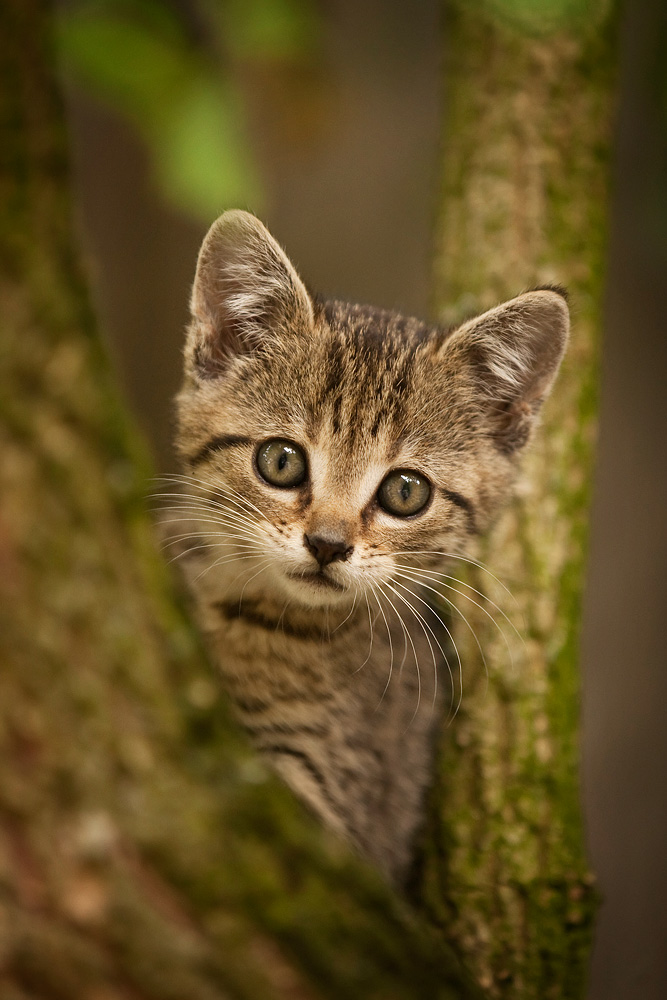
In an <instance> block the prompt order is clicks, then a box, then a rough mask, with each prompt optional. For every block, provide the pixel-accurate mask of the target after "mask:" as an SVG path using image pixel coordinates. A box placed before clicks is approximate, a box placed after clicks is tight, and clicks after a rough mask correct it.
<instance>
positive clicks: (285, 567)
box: [173, 212, 568, 882]
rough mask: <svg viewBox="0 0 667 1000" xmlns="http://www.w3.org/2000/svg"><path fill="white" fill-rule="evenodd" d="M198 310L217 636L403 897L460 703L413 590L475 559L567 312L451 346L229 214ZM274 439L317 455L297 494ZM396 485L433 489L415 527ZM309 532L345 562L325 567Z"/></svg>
mask: <svg viewBox="0 0 667 1000" xmlns="http://www.w3.org/2000/svg"><path fill="white" fill-rule="evenodd" d="M192 313H193V321H192V324H191V327H190V330H189V333H188V338H187V344H186V352H185V358H186V362H185V382H184V386H183V389H182V391H181V393H180V395H179V397H178V438H177V446H178V450H179V453H180V456H181V459H182V462H183V466H184V470H185V473H186V476H185V478H186V486H185V487H184V489H183V495H182V499H181V500H180V501H179V504H178V506H179V512H180V514H181V515H182V518H184V519H187V520H185V521H184V520H182V519H175V525H174V527H173V536H174V541H175V543H176V544H179V545H180V546H181V547H182V550H183V555H184V557H185V558H184V560H183V561H184V562H185V564H186V574H187V576H188V578H189V581H190V584H191V587H192V590H193V592H194V594H195V597H196V602H197V607H198V611H199V616H200V619H201V622H202V625H203V628H204V629H205V631H206V633H207V635H208V637H209V639H210V643H211V646H212V649H213V651H214V654H215V657H216V659H217V661H218V663H219V666H220V670H221V671H222V674H223V677H224V681H225V684H226V687H227V690H228V691H229V693H230V695H231V698H232V700H233V703H234V705H235V707H236V710H237V712H238V715H239V718H240V719H241V721H242V723H243V724H244V725H245V726H246V728H247V730H248V731H249V733H250V734H251V736H252V738H253V740H254V741H255V743H256V745H257V747H258V748H259V750H260V751H261V752H262V754H263V755H264V756H265V757H266V758H267V759H268V760H269V762H270V763H271V765H272V766H273V767H274V768H275V769H276V770H277V771H278V772H279V773H280V774H281V775H282V776H283V778H284V779H285V780H286V781H287V783H288V784H289V785H290V786H291V787H292V788H293V789H294V790H295V791H296V792H297V793H298V795H299V796H300V797H301V798H302V799H303V800H305V802H306V803H308V804H309V805H310V806H311V807H312V809H313V810H314V811H315V812H316V813H317V814H318V815H319V816H320V817H321V819H322V820H323V821H324V822H325V823H327V824H328V825H329V826H330V827H332V828H333V829H334V830H336V831H338V832H340V833H341V834H342V835H344V836H345V837H347V838H348V839H349V840H350V841H352V842H353V843H354V844H355V845H356V846H357V847H358V848H359V849H360V850H361V851H362V852H363V853H364V854H365V855H366V856H368V857H369V858H370V859H372V860H373V861H374V862H375V863H376V864H377V865H378V866H379V867H380V868H381V869H382V870H383V871H384V872H385V873H386V875H387V876H388V877H389V878H390V879H391V880H393V881H394V882H401V880H403V879H404V878H405V875H406V872H407V870H408V867H409V864H410V860H411V855H412V851H413V846H414V840H415V836H416V834H417V832H418V829H419V826H420V822H421V820H422V814H423V800H424V795H425V791H426V789H427V787H428V784H429V780H430V775H431V767H432V756H433V746H434V738H435V734H436V732H437V728H438V725H439V723H440V721H441V719H442V716H443V711H444V710H445V708H446V707H447V708H448V707H449V701H448V699H451V688H449V689H448V685H447V682H446V678H447V668H446V666H445V664H444V660H443V654H442V652H441V648H440V646H443V645H444V643H443V634H444V633H443V625H442V623H441V622H440V619H439V617H438V615H437V614H436V613H435V612H434V611H433V610H432V609H431V607H430V606H429V602H428V601H427V597H428V594H429V592H428V590H426V589H422V588H421V584H420V582H419V576H418V574H419V573H420V572H422V571H423V569H424V567H427V568H428V570H429V572H430V573H431V576H430V577H422V578H421V579H422V581H423V583H425V584H426V585H427V586H428V585H430V586H436V584H435V583H434V581H435V580H437V570H438V569H442V565H443V563H444V562H445V557H444V555H443V553H454V554H462V553H464V552H465V549H466V544H467V542H468V541H469V539H470V537H471V536H472V535H474V534H475V533H477V532H480V531H483V530H484V529H485V528H486V527H487V525H488V524H489V522H490V520H491V518H492V516H493V514H494V512H495V511H496V510H497V509H498V507H499V505H500V504H501V503H502V501H503V500H504V499H505V497H506V496H507V493H508V490H509V488H510V486H511V483H512V480H513V477H514V474H515V468H516V460H517V455H518V451H519V449H520V448H521V447H522V446H523V445H524V444H525V442H526V441H527V439H528V436H529V434H530V430H531V427H532V425H533V423H534V418H535V416H536V414H537V411H538V409H539V406H540V404H541V403H542V401H543V399H544V398H545V396H546V395H547V393H548V391H549V389H550V387H551V384H552V382H553V379H554V377H555V375H556V372H557V369H558V365H559V363H560V359H561V356H562V353H563V350H564V347H565V342H566V338H567V329H568V316H567V307H566V304H565V300H564V297H563V295H562V293H561V292H560V291H559V290H553V289H551V290H549V289H546V290H537V291H534V292H528V293H525V294H523V295H521V296H519V297H518V298H516V299H513V300H512V301H511V302H509V303H506V304H505V305H503V306H499V307H497V308H496V309H494V310H491V311H490V312H488V313H485V314H484V315H483V316H481V317H479V318H477V319H475V320H472V321H469V322H468V323H466V324H464V325H463V326H462V327H460V328H459V329H457V330H455V331H449V332H446V331H443V330H442V329H439V328H437V327H430V326H427V325H426V324H424V323H421V322H419V321H418V320H415V319H410V318H406V317H403V316H399V315H396V314H393V313H389V312H383V311H381V310H377V309H372V308H368V307H361V306H352V305H347V304H344V303H341V302H322V301H319V300H313V299H312V298H311V296H310V295H309V294H308V292H307V290H306V288H305V286H304V285H303V283H302V281H301V279H300V278H299V276H298V275H297V273H296V271H295V270H294V268H293V266H292V265H291V263H290V262H289V260H288V258H287V257H286V256H285V254H284V252H283V251H282V249H281V248H280V247H279V246H278V244H277V243H276V242H275V241H274V240H273V238H272V237H271V236H270V235H269V233H268V232H267V231H266V230H265V229H264V227H263V226H262V224H261V223H260V222H259V221H258V220H257V219H255V218H254V217H253V216H250V215H248V214H247V213H244V212H228V213H226V214H225V215H223V216H222V217H221V218H220V219H219V220H218V221H217V222H216V223H215V224H214V225H213V227H212V228H211V230H210V231H209V233H208V235H207V237H206V239H205V241H204V244H203V247H202V250H201V253H200V257H199V262H198V267H197V275H196V279H195V285H194V290H193V296H192ZM271 438H286V439H289V440H290V441H293V442H295V443H297V444H298V445H299V446H300V447H301V448H302V449H303V451H304V452H305V454H306V456H307V461H308V476H307V478H306V480H305V482H304V483H303V485H301V486H299V487H295V488H290V489H280V488H276V487H274V486H271V485H269V484H268V483H267V482H266V481H264V480H263V479H262V477H261V476H260V474H259V472H258V471H257V466H256V462H255V456H256V453H257V449H258V447H259V445H260V444H261V443H263V442H265V441H267V440H268V439H271ZM392 469H407V470H415V471H417V472H419V473H421V474H422V475H423V476H425V477H426V478H427V479H428V481H429V482H430V484H431V487H432V492H431V498H430V500H429V502H428V504H427V505H426V507H425V509H424V510H423V511H421V512H420V513H418V514H416V515H414V516H412V517H407V518H400V517H395V516H393V515H391V514H389V513H387V512H386V511H384V510H383V509H382V508H381V507H380V506H379V504H378V501H377V496H376V494H377V489H378V486H379V485H380V483H381V482H382V480H383V479H384V477H385V476H386V475H387V473H388V472H389V471H390V470H392ZM313 535H315V536H319V537H321V538H324V539H327V540H329V541H331V542H336V541H337V542H341V543H344V544H345V546H347V548H348V549H350V548H351V549H352V551H351V553H350V554H349V558H346V559H345V561H337V562H332V563H331V564H329V565H327V566H325V567H324V569H321V570H320V568H319V565H318V563H317V562H316V560H315V558H314V557H313V555H311V553H310V551H309V550H308V548H307V547H306V544H305V536H308V537H310V538H312V537H313ZM401 619H402V621H401ZM443 668H444V670H443Z"/></svg>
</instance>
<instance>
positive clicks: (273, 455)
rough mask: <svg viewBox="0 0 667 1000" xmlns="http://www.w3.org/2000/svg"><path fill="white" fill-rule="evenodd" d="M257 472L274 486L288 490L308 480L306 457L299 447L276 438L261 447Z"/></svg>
mask: <svg viewBox="0 0 667 1000" xmlns="http://www.w3.org/2000/svg"><path fill="white" fill-rule="evenodd" d="M256 462H257V471H258V472H259V474H260V476H261V477H262V479H265V480H266V481H267V483H271V485H272V486H280V487H282V488H284V489H288V488H290V487H293V486H300V485H301V483H302V482H303V481H304V479H305V478H306V474H307V471H308V466H307V465H306V456H305V455H304V453H303V452H302V451H301V448H299V446H298V445H296V444H293V443H292V442H291V441H283V440H282V438H274V439H273V440H272V441H265V442H264V444H263V445H260V448H259V451H258V452H257V459H256Z"/></svg>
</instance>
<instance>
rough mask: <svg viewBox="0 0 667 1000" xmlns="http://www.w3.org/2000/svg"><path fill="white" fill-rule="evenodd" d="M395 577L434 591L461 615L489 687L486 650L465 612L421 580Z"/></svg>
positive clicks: (403, 575) (399, 574)
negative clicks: (476, 650) (477, 651)
mask: <svg viewBox="0 0 667 1000" xmlns="http://www.w3.org/2000/svg"><path fill="white" fill-rule="evenodd" d="M395 575H396V576H397V577H400V578H401V579H405V580H407V581H408V582H409V583H417V584H418V586H420V587H424V588H425V589H426V590H433V593H434V594H436V596H438V597H440V598H442V599H443V600H444V601H446V602H447V604H448V606H449V607H450V608H451V609H452V610H453V611H456V613H457V615H459V617H460V618H462V619H463V621H464V622H465V624H466V625H467V626H468V629H469V631H470V633H471V635H472V637H473V639H474V640H475V642H476V643H477V648H478V649H479V653H480V656H481V657H482V663H483V664H484V673H485V676H486V683H487V686H488V683H489V668H488V665H487V662H486V657H485V655H484V650H483V648H482V644H481V642H480V641H479V639H478V638H477V633H476V632H475V630H474V628H473V627H472V625H471V624H470V622H469V621H468V619H467V618H466V616H465V615H464V614H463V612H462V611H461V609H460V608H459V607H457V605H456V604H454V602H453V601H450V600H449V598H447V597H445V596H444V594H441V593H440V591H439V590H434V588H433V587H429V586H427V585H426V584H425V583H423V582H422V581H421V580H415V579H414V578H413V577H412V578H411V577H409V576H406V575H405V574H404V573H396V574H395ZM429 607H430V605H429ZM482 610H484V609H482ZM493 621H494V624H495V619H493Z"/></svg>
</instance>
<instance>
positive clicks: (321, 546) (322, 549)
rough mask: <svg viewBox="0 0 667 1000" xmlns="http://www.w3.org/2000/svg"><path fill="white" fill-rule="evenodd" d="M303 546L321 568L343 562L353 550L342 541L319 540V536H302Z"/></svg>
mask: <svg viewBox="0 0 667 1000" xmlns="http://www.w3.org/2000/svg"><path fill="white" fill-rule="evenodd" d="M303 544H304V545H305V546H306V548H307V549H308V551H309V552H310V554H311V555H312V556H314V557H315V559H317V561H318V563H319V564H320V566H321V567H322V568H324V567H325V566H328V565H329V563H332V562H345V560H346V559H348V558H349V557H350V555H351V554H352V549H353V548H354V546H353V545H348V544H347V542H345V541H343V540H340V539H329V538H321V537H320V536H319V535H304V536H303Z"/></svg>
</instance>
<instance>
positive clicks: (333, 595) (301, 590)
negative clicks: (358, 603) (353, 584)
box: [281, 571, 353, 608]
mask: <svg viewBox="0 0 667 1000" xmlns="http://www.w3.org/2000/svg"><path fill="white" fill-rule="evenodd" d="M281 577H282V580H281V583H282V585H283V587H284V589H285V591H286V592H287V593H288V594H289V596H290V597H291V599H292V600H293V601H298V602H299V603H300V604H303V605H305V606H306V607H309V608H327V607H332V606H336V607H342V606H343V605H345V604H349V603H351V602H352V600H353V594H352V592H351V590H350V588H349V587H345V586H343V584H341V583H339V582H338V581H337V580H334V579H333V577H331V576H329V575H328V574H327V573H326V571H323V572H321V573H301V572H283V573H281Z"/></svg>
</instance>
